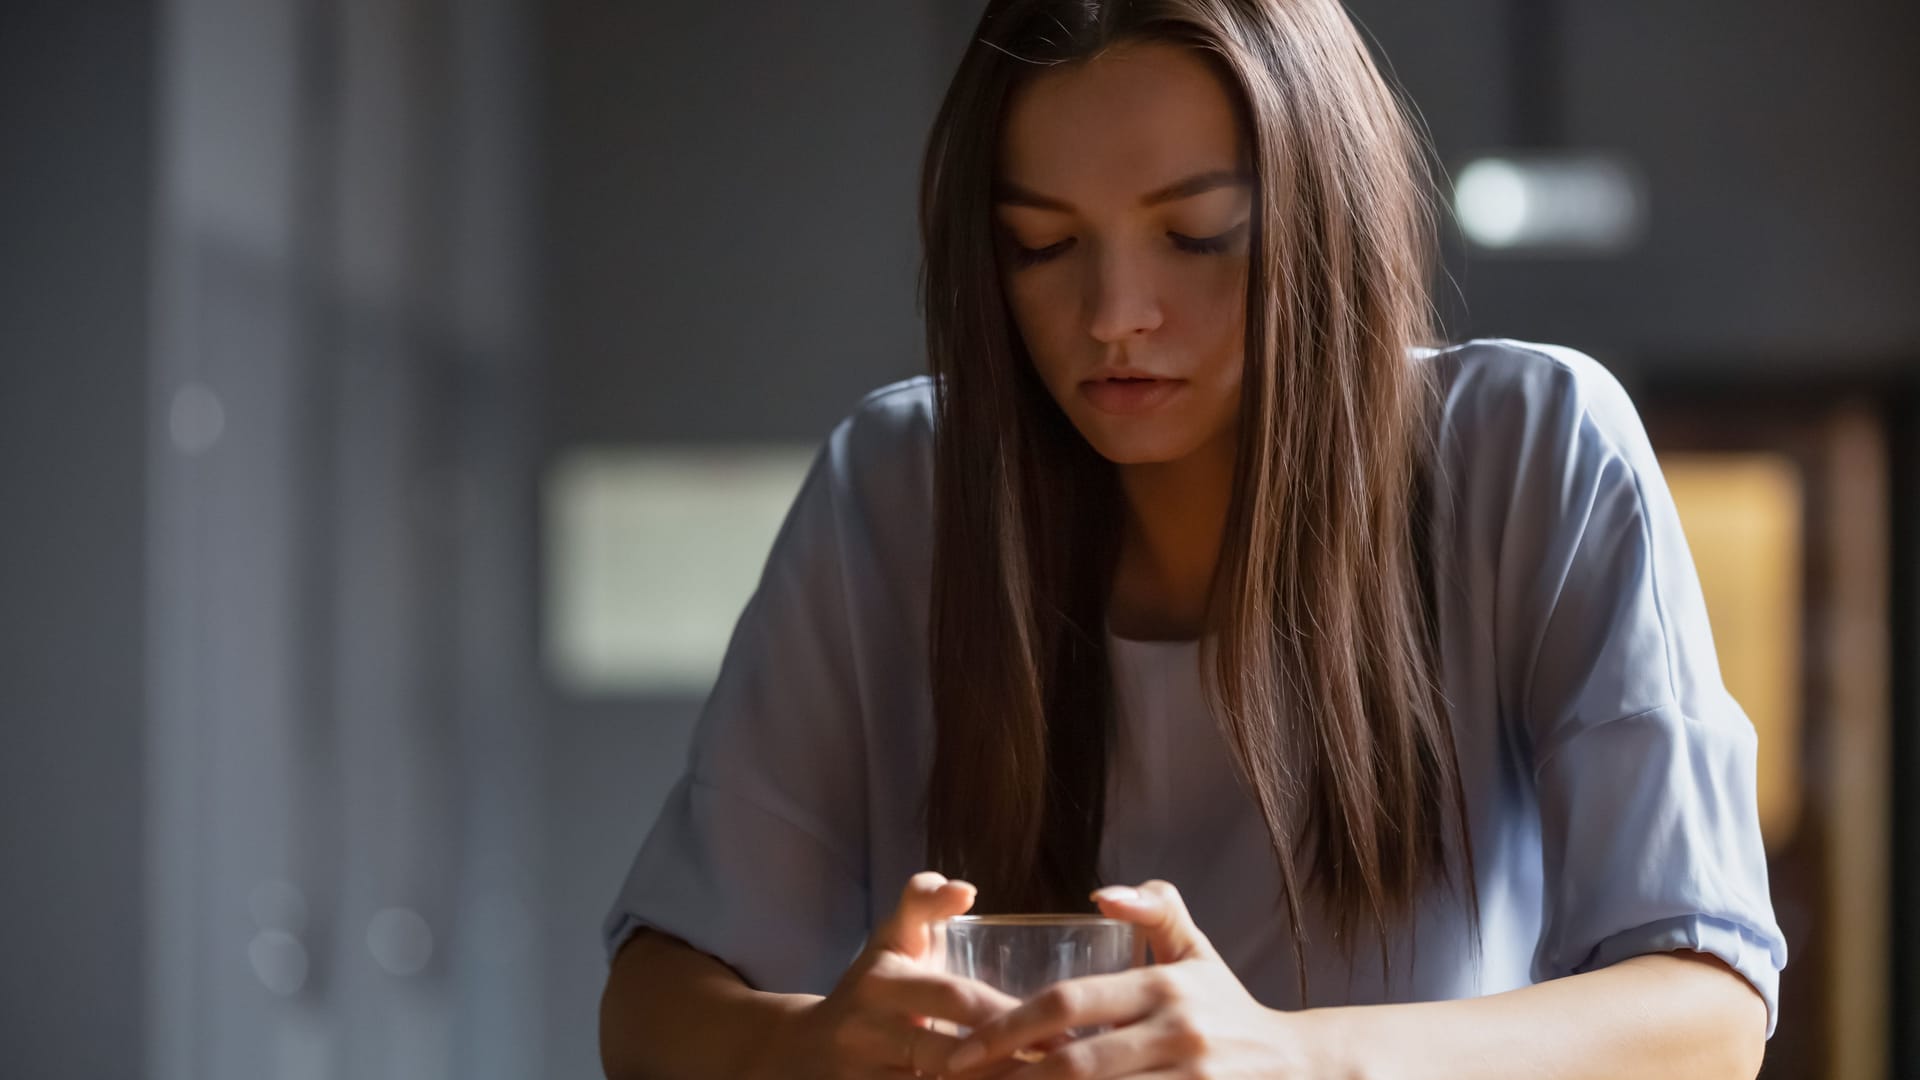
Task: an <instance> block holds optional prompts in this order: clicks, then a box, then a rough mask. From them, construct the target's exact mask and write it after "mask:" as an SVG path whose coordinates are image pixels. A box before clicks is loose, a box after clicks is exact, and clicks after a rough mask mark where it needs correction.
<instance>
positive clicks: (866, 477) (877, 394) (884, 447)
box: [824, 375, 934, 508]
mask: <svg viewBox="0 0 1920 1080" xmlns="http://www.w3.org/2000/svg"><path fill="white" fill-rule="evenodd" d="M933 417H934V407H933V379H932V378H931V377H930V376H926V375H917V376H915V377H913V378H911V379H902V380H900V381H899V382H894V383H888V384H887V385H885V386H882V387H880V388H878V389H876V390H872V391H870V392H868V393H867V394H866V395H865V396H864V397H862V398H861V399H860V400H859V402H858V403H857V404H856V405H855V406H854V407H853V409H852V410H851V411H849V412H848V413H847V414H846V415H845V416H844V417H843V418H841V420H840V422H839V423H837V424H835V425H834V427H833V430H832V432H831V433H830V434H829V435H828V436H827V442H826V447H825V448H824V454H825V464H826V466H827V467H828V468H829V469H830V471H831V472H832V474H833V476H834V479H835V480H836V481H838V483H839V486H841V487H842V488H843V489H845V490H848V491H852V492H855V493H864V494H865V495H866V496H867V498H868V499H880V500H882V501H892V502H898V501H899V499H900V498H902V497H907V498H908V501H909V503H910V504H914V505H917V503H918V499H917V498H913V497H912V496H914V494H915V493H922V494H924V493H926V492H928V491H930V488H931V485H932V480H933ZM903 508H904V507H903Z"/></svg>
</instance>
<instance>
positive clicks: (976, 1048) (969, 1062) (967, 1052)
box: [947, 1040, 987, 1072]
mask: <svg viewBox="0 0 1920 1080" xmlns="http://www.w3.org/2000/svg"><path fill="white" fill-rule="evenodd" d="M986 1056H987V1048H986V1047H984V1046H981V1045H980V1044H979V1043H977V1042H974V1041H972V1040H968V1041H967V1042H963V1043H961V1044H960V1049H958V1050H955V1051H954V1052H953V1056H952V1057H950V1058H948V1059H947V1071H948V1072H961V1071H963V1070H965V1069H969V1068H972V1067H973V1066H975V1065H978V1064H980V1059H981V1058H983V1057H986Z"/></svg>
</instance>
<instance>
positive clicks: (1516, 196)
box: [1454, 158, 1527, 248]
mask: <svg viewBox="0 0 1920 1080" xmlns="http://www.w3.org/2000/svg"><path fill="white" fill-rule="evenodd" d="M1454 203H1455V206H1456V208H1457V210H1458V212H1459V215H1460V227H1461V228H1462V229H1464V230H1465V231H1466V234H1467V236H1468V237H1470V238H1471V239H1472V240H1473V242H1474V243H1476V244H1479V245H1481V246H1482V247H1494V248H1501V247H1507V246H1509V245H1511V244H1513V243H1514V242H1515V241H1516V240H1518V239H1519V238H1520V237H1521V236H1522V235H1524V234H1525V233H1526V229H1527V179H1526V176H1525V175H1524V174H1522V173H1521V171H1520V170H1519V169H1517V168H1515V167H1514V165H1513V164H1512V163H1511V162H1508V161H1502V160H1501V159H1499V158H1485V159H1482V160H1480V161H1476V162H1474V163H1473V164H1471V165H1469V166H1467V167H1466V168H1465V169H1462V170H1461V171H1460V182H1459V186H1458V188H1457V189H1456V192H1455V195H1454Z"/></svg>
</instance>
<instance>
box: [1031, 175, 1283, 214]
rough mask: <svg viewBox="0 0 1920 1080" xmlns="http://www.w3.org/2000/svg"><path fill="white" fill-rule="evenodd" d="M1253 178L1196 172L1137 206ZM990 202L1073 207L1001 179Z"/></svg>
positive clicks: (1061, 208) (1040, 207)
mask: <svg viewBox="0 0 1920 1080" xmlns="http://www.w3.org/2000/svg"><path fill="white" fill-rule="evenodd" d="M1251 186H1253V177H1252V176H1249V175H1248V174H1247V173H1245V172H1236V171H1234V170H1232V169H1214V170H1212V171H1210V172H1203V173H1196V174H1194V175H1192V176H1189V177H1187V178H1186V179H1185V180H1177V181H1175V182H1173V183H1171V184H1168V185H1167V186H1166V187H1163V188H1160V189H1158V190H1156V191H1150V192H1148V193H1147V194H1146V195H1145V196H1143V197H1142V198H1141V200H1140V205H1141V206H1158V205H1159V204H1161V203H1168V202H1175V201H1177V200H1180V199H1191V198H1193V197H1194V196H1195V195H1204V194H1206V193H1207V192H1209V191H1213V190H1215V189H1217V188H1223V187H1251ZM993 202H994V205H996V206H1031V207H1033V208H1035V209H1038V210H1058V211H1060V212H1061V213H1065V214H1071V213H1073V212H1074V209H1073V204H1072V203H1069V202H1067V201H1066V200H1064V199H1056V198H1054V197H1053V196H1051V195H1041V194H1039V193H1038V192H1034V191H1029V190H1027V189H1026V188H1023V187H1021V186H1020V185H1018V184H1016V183H1014V182H1012V181H1011V180H1001V181H998V182H996V183H995V184H994V186H993Z"/></svg>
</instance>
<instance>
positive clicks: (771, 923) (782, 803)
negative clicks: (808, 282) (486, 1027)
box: [602, 432, 868, 994]
mask: <svg viewBox="0 0 1920 1080" xmlns="http://www.w3.org/2000/svg"><path fill="white" fill-rule="evenodd" d="M838 434H839V433H838V432H837V433H836V435H838ZM842 441H843V440H841V439H839V438H835V439H830V440H829V441H828V444H827V446H826V447H825V448H823V450H822V452H821V453H820V455H819V456H818V457H816V458H815V460H814V463H813V466H812V468H811V469H810V470H809V473H808V476H807V479H806V481H805V483H804V484H803V485H802V488H801V491H800V493H799V495H798V496H797V497H796V499H795V501H794V504H793V507H792V509H791V510H790V511H789V512H788V515H787V518H786V520H785V522H784V524H783V525H782V526H781V529H780V532H779V534H778V536H777V538H776V539H775V541H774V545H773V549H772V551H771V553H770V554H769V556H768V559H767V564H766V568H765V570H764V571H763V573H762V575H761V579H760V582H759V585H758V587H757V588H756V590H755V592H754V594H753V597H752V599H751V600H750V601H749V602H748V603H747V606H746V608H745V609H744V610H743V612H742V613H741V615H740V619H739V621H738V623H737V624H736V625H735V628H734V632H733V636H732V638H731V641H730V642H729V644H728V647H727V653H726V657H725V659H724V660H723V661H722V664H721V669H720V673H719V676H718V678H717V680H716V682H715V685H714V688H713V691H712V693H711V694H710V695H709V697H708V699H707V701H706V704H705V706H704V707H703V708H702V710H701V714H700V718H699V721H698V725H697V727H696V729H695V732H694V738H693V746H692V749H691V751H690V756H689V762H688V767H687V770H686V773H685V775H683V776H682V777H681V779H680V780H679V782H678V783H677V784H676V785H675V786H674V788H673V789H672V791H671V793H670V794H669V795H668V797H667V800H666V803H665V806H664V807H663V808H662V810H661V812H660V816H659V818H658V820H657V821H656V822H655V824H654V826H653V829H652V831H651V832H650V833H649V834H648V836H647V838H646V840H645V842H644V843H643V845H642V846H641V849H640V851H639V854H638V855H637V856H636V857H635V859H634V862H633V865H632V868H631V870H630V871H629V873H628V875H627V878H626V880H625V883H624V884H623V885H622V887H621V889H620V892H619V895H618V898H617V899H616V901H615V902H614V905H613V907H612V910H611V911H610V912H609V913H608V914H607V917H606V920H605V923H604V925H603V928H602V929H603V938H604V944H605V947H606V951H607V955H608V958H609V959H611V958H612V956H613V955H614V954H615V953H617V952H618V951H619V949H620V947H621V946H622V945H623V944H624V943H625V942H626V940H627V939H628V938H629V937H630V936H631V935H632V934H633V933H634V932H635V931H636V930H637V929H639V928H641V927H652V928H655V929H658V930H660V931H662V932H664V933H667V934H671V935H673V936H674V937H677V938H679V939H681V940H683V941H685V942H687V943H688V944H689V945H692V946H693V947H694V948H696V949H699V950H701V951H702V952H705V953H708V954H710V955H712V956H714V957H716V958H718V959H720V960H722V961H724V962H725V963H727V964H728V965H730V966H731V967H732V968H733V969H734V970H735V971H737V972H739V973H740V975H741V976H742V977H743V978H744V979H746V981H747V982H748V983H749V984H751V985H753V986H754V987H756V988H758V989H761V990H769V991H778V992H788V993H801V992H805V993H822V994H823V993H826V992H827V991H828V990H829V989H831V988H832V986H833V984H834V982H836V981H837V980H838V978H839V976H840V974H841V973H842V972H843V971H844V970H845V967H846V965H847V963H848V961H849V960H850V959H851V958H852V957H853V956H854V955H855V954H856V953H857V952H858V950H859V948H860V947H861V945H862V943H863V941H864V938H865V935H866V929H867V927H866V921H867V914H868V903H867V884H866V880H865V878H866V874H865V870H864V867H865V866H866V865H867V860H866V846H865V845H866V837H867V831H866V829H867V822H866V813H867V810H866V799H865V782H864V776H865V773H864V769H865V759H864V754H863V747H862V740H861V725H860V717H859V711H858V694H857V693H856V691H855V688H854V687H853V685H852V680H853V678H854V664H853V662H852V658H851V657H850V656H849V655H848V654H849V650H850V645H849V636H848V633H847V610H846V593H845V589H844V581H843V560H842V540H843V537H842V535H841V530H842V522H841V521H840V518H841V509H840V502H841V493H842V490H843V478H842V477H841V476H840V475H839V473H840V469H839V468H837V467H836V462H838V461H840V455H841V450H842V445H841V444H842Z"/></svg>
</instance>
